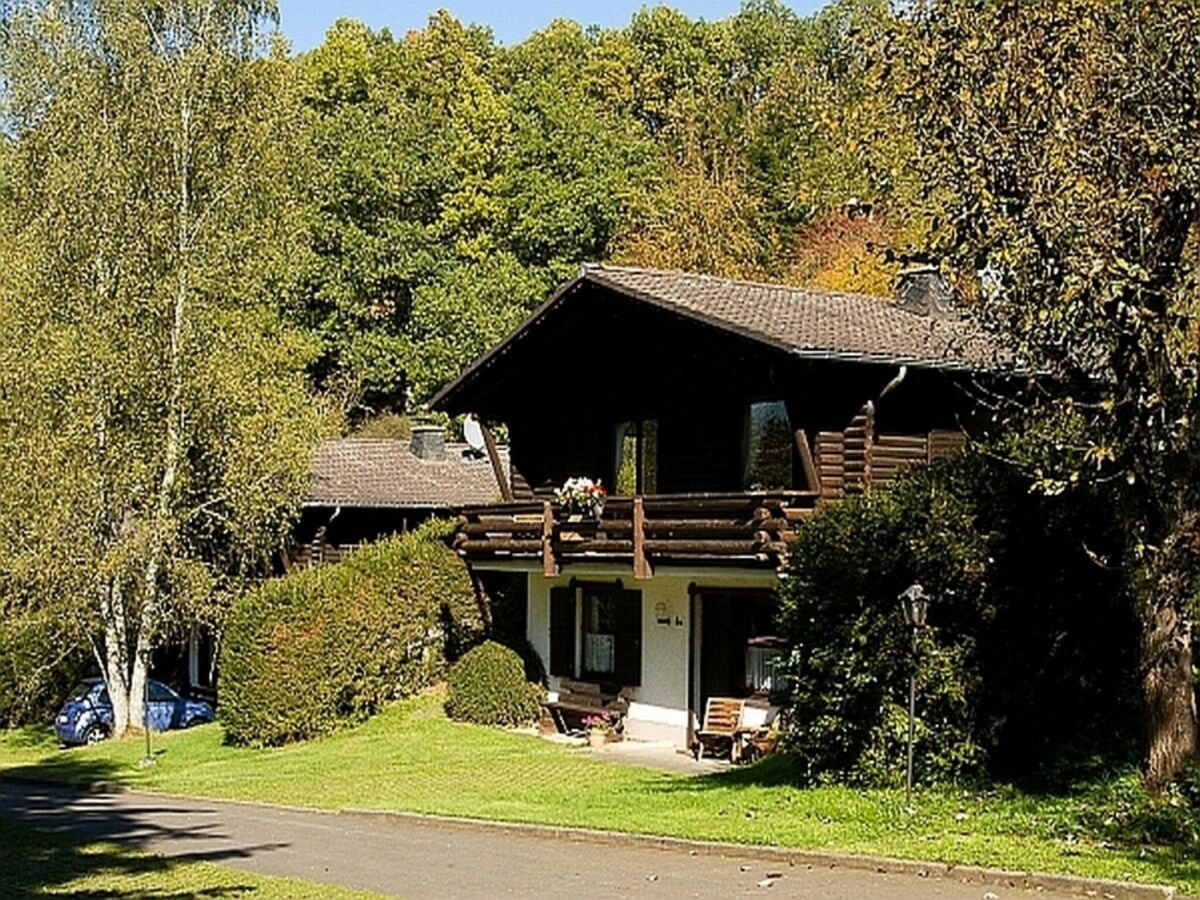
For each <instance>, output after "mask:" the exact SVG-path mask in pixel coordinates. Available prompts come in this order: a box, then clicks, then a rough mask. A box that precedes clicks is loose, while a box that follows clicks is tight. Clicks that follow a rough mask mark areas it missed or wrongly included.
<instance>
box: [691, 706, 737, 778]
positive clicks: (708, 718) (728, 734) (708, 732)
mask: <svg viewBox="0 0 1200 900" xmlns="http://www.w3.org/2000/svg"><path fill="white" fill-rule="evenodd" d="M743 705H744V704H743V701H741V700H737V699H735V698H733V697H709V698H708V703H706V704H705V706H704V723H703V724H702V725H701V726H700V730H699V731H697V732H696V746H695V750H696V759H698V760H699V759H703V758H704V751H705V750H708V751H709V753H710V754H712V755H714V756H715V755H716V754H717V752H718V750H719V749H724V748H725V747H728V749H729V757H730V759H731V761H733V762H737V759H736V757H737V755H738V749H739V743H740V742H739V741H738V740H737V737H738V732H739V731H740V729H741V727H742V706H743Z"/></svg>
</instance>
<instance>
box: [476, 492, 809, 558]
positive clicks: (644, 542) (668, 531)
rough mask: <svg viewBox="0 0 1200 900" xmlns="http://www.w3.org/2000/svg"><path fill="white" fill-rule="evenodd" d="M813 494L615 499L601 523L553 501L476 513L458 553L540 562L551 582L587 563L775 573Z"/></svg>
mask: <svg viewBox="0 0 1200 900" xmlns="http://www.w3.org/2000/svg"><path fill="white" fill-rule="evenodd" d="M817 496H818V495H817V493H816V492H815V491H775V492H759V493H731V494H658V495H653V496H646V497H611V498H609V500H608V502H607V503H606V504H605V506H604V511H603V514H602V515H601V516H600V517H599V518H594V517H592V516H568V515H566V514H565V513H564V512H563V511H562V510H560V509H558V508H557V507H556V506H555V505H554V504H553V503H551V502H549V501H531V502H516V503H500V504H493V505H488V506H472V507H467V508H465V509H463V510H462V512H461V515H460V516H459V518H458V531H457V533H456V535H455V538H454V547H455V549H456V550H457V551H458V552H459V553H460V554H461V555H462V556H463V557H465V558H466V559H467V560H469V561H471V562H485V561H496V560H540V561H541V564H542V571H543V572H544V573H545V574H546V575H557V574H558V573H559V572H561V571H562V567H563V566H565V565H569V564H571V563H581V562H617V563H629V564H631V565H632V567H633V574H634V577H635V578H649V577H651V576H652V575H653V571H654V570H653V567H654V565H655V564H656V563H668V564H672V563H689V562H690V563H703V564H707V565H711V564H730V565H752V566H759V567H764V568H766V567H777V566H781V565H783V564H784V563H785V562H786V558H787V543H788V540H789V539H790V538H791V537H792V527H793V524H794V523H795V522H796V521H798V520H799V519H801V518H803V517H804V516H806V515H808V514H810V513H811V512H812V510H813V509H814V507H815V505H816V502H817Z"/></svg>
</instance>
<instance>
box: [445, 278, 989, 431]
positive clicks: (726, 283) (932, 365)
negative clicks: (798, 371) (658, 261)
mask: <svg viewBox="0 0 1200 900" xmlns="http://www.w3.org/2000/svg"><path fill="white" fill-rule="evenodd" d="M588 283H590V284H594V285H599V286H602V287H605V288H608V289H610V290H613V291H616V292H618V293H620V294H622V295H623V296H625V297H629V298H631V299H634V300H637V301H640V302H643V303H646V304H649V305H651V306H655V307H657V308H659V309H663V310H666V311H668V312H671V313H674V314H676V315H679V316H682V317H684V318H688V319H692V320H694V321H699V322H703V323H705V324H707V325H709V326H712V327H714V328H718V329H721V330H724V331H728V332H731V333H734V334H737V335H740V336H742V337H744V338H748V339H750V340H753V341H758V342H759V343H762V344H765V345H768V346H771V347H774V348H776V349H778V350H782V351H784V352H785V353H788V354H791V355H794V356H798V357H803V358H809V359H836V360H843V361H849V362H863V363H878V364H883V365H909V366H914V367H918V368H928V369H948V370H965V371H995V370H1001V369H1008V368H1011V367H1012V360H1011V357H1010V355H1009V354H1007V353H1006V352H1004V351H1003V350H1002V349H1001V348H1000V347H998V346H997V344H996V343H995V341H994V340H993V339H992V338H991V337H989V336H988V335H987V334H986V333H985V332H983V331H982V330H981V329H979V328H978V327H977V326H976V325H975V324H974V323H972V322H971V321H970V320H969V319H968V318H966V317H959V318H956V317H937V316H930V315H925V314H922V313H920V312H915V311H913V310H910V309H906V308H904V307H903V306H901V305H899V304H897V303H896V302H895V301H894V300H892V299H891V298H886V297H872V296H867V295H864V294H851V293H841V292H837V291H826V290H817V289H812V288H798V287H791V286H788V285H781V284H763V283H758V282H750V281H733V280H729V279H725V278H714V277H712V276H709V275H692V274H688V273H684V272H666V271H660V270H655V269H639V268H630V267H624V266H599V265H589V266H585V267H584V269H583V271H582V272H581V273H580V275H579V276H578V277H576V278H575V279H573V280H572V281H570V282H568V283H567V284H565V285H563V286H562V287H561V288H559V289H558V290H557V291H555V293H554V294H553V295H552V296H551V297H550V299H548V300H547V301H546V302H545V303H543V304H542V306H541V307H539V308H538V309H537V311H535V312H534V313H533V315H532V316H530V318H529V319H527V320H526V321H525V323H524V324H523V325H522V326H521V327H520V328H518V329H517V330H516V331H515V332H514V333H513V334H512V335H510V336H509V338H507V339H506V340H505V341H504V342H503V343H501V344H500V345H499V346H498V347H496V348H494V349H493V350H492V351H491V352H490V353H488V354H486V355H485V356H483V357H481V358H480V359H479V360H477V361H476V362H475V363H474V364H472V365H471V366H470V367H469V368H468V369H467V370H466V371H465V372H463V374H462V375H461V376H459V378H458V379H457V380H456V381H454V382H452V383H451V384H449V385H447V386H446V387H445V388H444V389H443V390H442V391H441V393H439V394H438V395H437V396H436V397H434V399H433V400H432V401H431V403H432V405H433V406H435V407H437V406H439V405H440V404H442V402H443V401H444V400H446V399H447V398H448V397H449V396H450V395H451V394H453V393H455V392H456V391H457V390H458V388H459V386H460V385H461V384H462V383H463V382H464V381H466V380H467V379H469V378H471V377H472V376H474V375H475V374H476V373H478V372H479V371H480V370H481V369H483V368H486V367H487V366H488V365H489V364H490V363H491V361H492V360H493V359H494V358H495V357H497V356H498V355H500V354H502V353H503V352H505V350H506V349H507V348H508V346H509V345H510V344H512V343H513V342H515V341H516V340H518V339H519V338H520V337H522V336H523V335H524V333H525V332H526V331H528V329H530V328H531V327H533V326H534V325H536V324H537V323H538V322H539V321H540V320H541V319H542V318H543V317H544V316H546V315H547V314H548V313H550V312H551V311H552V310H553V309H555V308H557V307H558V306H560V305H562V304H563V303H566V302H569V300H570V298H571V297H572V296H574V295H575V294H577V293H578V292H577V290H576V288H578V287H580V286H581V285H584V284H588Z"/></svg>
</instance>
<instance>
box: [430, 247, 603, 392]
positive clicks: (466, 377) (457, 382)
mask: <svg viewBox="0 0 1200 900" xmlns="http://www.w3.org/2000/svg"><path fill="white" fill-rule="evenodd" d="M591 272H592V270H591V269H590V268H588V267H587V266H585V267H584V268H583V269H582V271H580V273H579V274H578V275H576V276H575V277H574V278H572V279H571V280H570V281H568V282H567V283H566V284H564V285H562V286H560V287H559V288H558V290H556V291H555V292H554V293H552V294H551V295H550V296H549V297H547V298H546V300H545V301H544V302H543V303H542V305H541V306H539V307H538V308H537V309H535V310H534V311H533V312H532V313H531V314H530V316H529V318H527V319H526V320H525V321H524V322H522V323H521V324H520V325H518V326H517V328H516V329H515V330H514V331H513V332H512V334H510V335H509V336H508V337H506V338H505V339H504V340H502V341H501V342H500V343H499V344H497V345H496V346H495V347H493V348H492V349H491V350H489V351H488V352H487V353H485V354H483V356H481V357H479V358H478V359H477V360H475V361H474V362H473V363H471V364H470V365H469V366H467V367H466V368H465V369H463V371H462V372H461V373H460V374H459V376H458V377H457V378H455V379H454V380H453V381H451V382H450V383H449V384H448V385H446V386H445V387H444V388H442V389H441V390H440V391H438V392H437V393H436V394H434V396H433V398H432V399H431V400H430V401H429V404H428V405H429V407H430V409H440V408H441V407H442V406H443V405H444V404H445V403H446V402H447V401H449V400H452V399H453V397H454V395H455V394H456V393H458V392H459V390H461V389H462V387H463V385H464V384H465V383H466V382H467V381H470V380H471V379H473V378H474V377H475V375H476V374H477V373H478V372H480V371H482V370H483V369H485V368H487V367H488V366H490V365H491V364H492V362H493V361H494V360H496V359H498V358H499V357H500V356H503V355H504V354H506V353H508V352H509V350H511V349H512V346H513V344H515V343H516V342H518V341H519V340H521V339H522V338H523V337H525V335H526V333H527V332H529V331H530V330H531V329H532V328H533V327H534V326H535V325H538V324H540V323H541V320H542V318H543V317H544V316H545V315H546V313H548V312H550V310H551V309H552V308H553V307H555V306H557V305H558V304H559V303H561V302H562V301H563V299H564V298H565V297H566V296H567V295H568V294H570V293H572V292H573V291H574V290H575V288H577V287H578V286H579V285H580V284H582V283H583V282H584V281H585V280H587V279H588V278H589V277H590V275H591Z"/></svg>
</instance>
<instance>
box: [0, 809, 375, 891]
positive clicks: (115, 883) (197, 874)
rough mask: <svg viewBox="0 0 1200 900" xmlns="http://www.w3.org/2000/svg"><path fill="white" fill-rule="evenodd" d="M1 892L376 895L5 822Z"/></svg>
mask: <svg viewBox="0 0 1200 900" xmlns="http://www.w3.org/2000/svg"><path fill="white" fill-rule="evenodd" d="M0 847H3V848H4V851H5V852H4V853H0V885H3V887H2V888H0V892H2V893H3V894H4V896H6V897H28V896H42V895H49V896H54V895H66V894H70V895H75V896H78V895H84V896H88V897H129V898H139V897H145V898H150V897H257V898H262V900H270V898H276V897H277V898H281V900H283V898H288V900H291V898H295V900H304V898H312V900H318V898H324V897H330V898H342V897H345V898H350V897H374V896H377V895H375V894H366V893H361V892H356V891H347V890H344V889H342V888H336V887H330V886H329V885H315V884H308V883H306V882H303V881H296V880H294V879H291V878H274V877H270V876H266V875H253V874H250V873H248V872H237V871H234V870H233V869H226V868H223V867H221V866H215V865H212V864H210V863H203V862H184V861H179V860H169V859H163V858H161V857H158V856H153V855H151V854H149V853H140V852H137V851H134V850H127V849H124V848H122V847H119V846H117V845H115V844H109V843H102V842H94V843H83V842H80V841H75V840H71V839H70V838H67V837H64V836H62V835H59V834H47V833H45V832H40V831H34V830H32V829H29V828H22V827H21V826H19V825H10V824H9V823H7V822H4V821H0Z"/></svg>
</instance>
